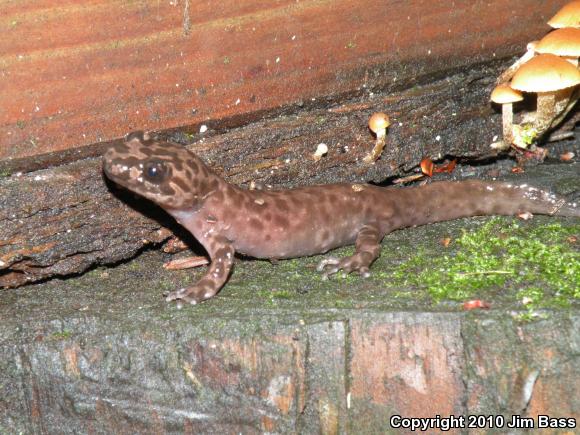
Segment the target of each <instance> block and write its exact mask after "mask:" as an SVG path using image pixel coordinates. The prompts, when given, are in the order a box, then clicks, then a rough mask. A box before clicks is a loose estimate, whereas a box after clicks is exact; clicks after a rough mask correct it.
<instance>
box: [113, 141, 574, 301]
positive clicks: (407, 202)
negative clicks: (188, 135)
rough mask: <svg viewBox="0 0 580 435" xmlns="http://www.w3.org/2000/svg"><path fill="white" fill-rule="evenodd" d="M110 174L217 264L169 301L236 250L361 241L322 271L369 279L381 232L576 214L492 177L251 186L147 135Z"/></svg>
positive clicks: (193, 297)
mask: <svg viewBox="0 0 580 435" xmlns="http://www.w3.org/2000/svg"><path fill="white" fill-rule="evenodd" d="M103 160H104V162H103V163H104V164H103V166H104V171H105V174H106V175H107V177H109V178H110V179H111V180H113V181H115V182H116V183H118V184H120V185H121V186H124V187H126V188H127V189H129V190H131V191H133V192H135V193H138V194H140V195H142V196H144V197H146V198H148V199H150V200H151V201H153V202H155V203H156V204H158V205H159V206H161V207H162V208H163V209H165V210H166V211H167V212H168V213H170V214H171V215H172V216H173V217H174V218H175V219H176V220H177V221H178V222H179V223H180V224H181V225H183V226H184V227H185V228H186V229H187V230H188V231H190V232H191V233H192V234H193V236H194V237H195V238H196V239H197V240H198V241H199V242H200V243H201V244H202V245H203V246H204V248H205V249H206V250H207V253H208V254H209V257H210V259H211V264H210V266H209V268H208V270H207V272H206V273H205V275H204V276H203V278H201V280H199V282H197V283H196V284H195V285H193V286H191V287H187V288H183V289H180V290H177V291H174V292H171V293H170V294H169V295H168V296H167V300H168V301H171V300H176V299H179V300H183V301H186V302H189V303H191V304H195V303H198V302H201V301H204V300H206V299H209V298H211V297H212V296H214V295H215V294H216V293H217V292H218V291H219V290H220V288H221V287H222V286H223V285H224V284H225V282H226V281H227V279H228V277H229V275H230V273H231V270H232V265H233V257H234V253H235V252H239V253H243V254H246V255H249V256H252V257H256V258H268V259H281V258H291V257H301V256H306V255H313V254H320V253H324V252H326V251H329V250H331V249H333V248H337V247H339V246H344V245H349V244H352V243H354V244H355V247H356V249H355V253H354V255H352V256H350V257H346V258H342V259H337V258H329V259H325V260H323V261H322V262H321V263H320V264H319V267H318V270H319V271H321V272H323V273H324V277H328V276H329V275H331V274H334V273H336V272H338V271H341V270H342V271H344V272H345V273H349V272H353V271H356V272H358V273H360V274H361V275H362V276H368V274H369V267H370V265H371V264H372V262H373V261H374V260H375V259H376V258H377V257H378V256H379V252H380V245H379V243H380V242H381V240H382V238H383V237H384V236H385V234H387V233H389V232H391V231H393V230H395V229H397V228H403V227H409V226H416V225H423V224H427V223H431V222H439V221H445V220H450V219H456V218H460V217H465V216H475V215H493V214H497V215H514V214H517V213H522V212H531V213H539V214H557V215H562V216H580V208H578V207H577V205H576V204H572V203H567V202H565V201H564V200H563V199H560V198H556V197H555V196H554V195H552V194H550V193H547V192H544V191H541V190H539V189H536V188H533V187H529V186H527V185H525V184H524V185H519V186H516V185H511V184H507V183H498V182H488V181H475V180H469V181H461V182H438V183H432V184H428V185H425V186H421V187H411V188H407V189H389V188H381V187H376V186H370V185H366V184H331V185H319V186H311V187H303V188H298V189H291V190H281V191H268V190H253V191H248V190H244V189H242V188H239V187H237V186H233V185H230V184H228V183H226V182H225V181H224V180H223V179H222V178H220V177H219V176H217V175H216V174H215V173H214V172H212V171H211V170H210V169H209V168H208V167H207V166H206V165H205V164H204V163H203V162H202V161H201V160H200V159H199V158H198V157H196V156H195V155H194V154H192V153H191V152H189V151H187V150H186V149H185V148H183V147H182V146H180V145H175V144H171V143H165V142H157V141H155V140H153V139H151V138H150V137H149V136H148V135H147V134H145V133H142V132H137V133H132V134H130V135H129V136H127V138H126V140H125V142H124V143H122V144H119V145H116V146H114V147H112V148H111V149H109V150H108V151H107V152H106V154H105V155H104V159H103Z"/></svg>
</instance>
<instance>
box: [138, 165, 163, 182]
mask: <svg viewBox="0 0 580 435" xmlns="http://www.w3.org/2000/svg"><path fill="white" fill-rule="evenodd" d="M166 174H167V168H166V167H165V164H164V163H163V162H159V161H152V162H147V163H145V166H144V168H143V175H144V177H145V179H146V180H147V181H149V182H150V183H154V184H159V183H161V182H162V181H163V180H164V179H165V175H166Z"/></svg>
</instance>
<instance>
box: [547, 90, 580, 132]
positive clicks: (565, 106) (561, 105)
mask: <svg viewBox="0 0 580 435" xmlns="http://www.w3.org/2000/svg"><path fill="white" fill-rule="evenodd" d="M566 91H568V89H566ZM579 97H580V88H578V87H576V88H574V90H573V91H572V92H570V93H567V94H566V95H564V96H563V97H562V96H560V98H562V99H558V101H556V110H557V111H556V113H555V115H554V119H552V123H551V124H550V128H554V127H557V126H558V125H559V124H560V123H561V122H562V121H563V120H564V118H566V116H568V113H570V111H571V110H572V109H573V108H574V106H575V105H576V103H577V102H578V98H579Z"/></svg>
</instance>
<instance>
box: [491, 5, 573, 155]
mask: <svg viewBox="0 0 580 435" xmlns="http://www.w3.org/2000/svg"><path fill="white" fill-rule="evenodd" d="M548 24H549V25H550V26H552V27H553V28H554V29H555V30H552V31H551V32H550V33H548V34H547V35H546V36H544V38H542V39H541V40H540V41H534V42H530V43H529V44H528V46H527V52H526V53H525V54H524V55H523V56H522V57H521V58H520V59H519V60H518V61H516V62H515V63H514V64H513V65H512V66H510V67H509V68H508V69H507V70H506V71H505V72H504V73H502V74H501V75H500V77H499V78H498V81H497V86H496V88H495V89H494V90H493V92H492V94H491V98H490V99H491V101H492V102H494V103H497V104H501V106H502V120H503V122H502V126H503V129H502V131H503V141H502V142H501V143H500V144H499V146H498V143H496V144H493V146H494V147H496V148H509V147H510V146H512V145H513V146H515V147H516V148H527V147H528V146H529V145H530V144H531V143H530V142H531V141H533V140H534V139H535V138H539V137H541V136H543V135H544V134H545V133H546V132H548V131H549V130H551V129H553V128H554V127H556V126H557V125H558V124H559V123H560V122H561V121H562V120H563V119H564V117H565V116H566V115H567V114H568V112H569V111H570V110H571V109H572V107H574V105H575V104H576V101H577V100H578V97H579V93H580V92H579V91H578V86H577V85H578V84H580V71H579V70H578V58H579V57H580V0H575V1H573V2H571V3H568V4H567V5H565V6H564V7H563V8H562V9H560V11H558V13H556V15H554V17H552V19H550V21H548ZM523 93H535V94H537V108H536V111H535V112H534V113H532V114H531V116H530V117H529V119H523V120H522V123H521V124H520V125H514V123H513V118H514V115H513V104H514V103H517V102H519V101H522V100H523V99H524V94H523ZM524 132H525V133H524Z"/></svg>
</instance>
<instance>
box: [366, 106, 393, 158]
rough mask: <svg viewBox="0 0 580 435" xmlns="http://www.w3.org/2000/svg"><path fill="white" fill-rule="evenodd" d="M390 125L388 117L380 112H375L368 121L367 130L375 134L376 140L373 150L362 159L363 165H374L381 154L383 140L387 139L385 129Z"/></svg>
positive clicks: (383, 145) (383, 144)
mask: <svg viewBox="0 0 580 435" xmlns="http://www.w3.org/2000/svg"><path fill="white" fill-rule="evenodd" d="M389 125H391V120H390V119H389V117H388V116H387V115H386V114H385V113H382V112H377V113H375V114H373V116H371V117H370V119H369V128H370V129H371V130H372V132H373V133H375V134H376V136H377V140H376V142H375V146H374V148H373V150H372V151H371V152H370V153H369V154H367V155H366V156H365V158H364V159H363V160H364V161H365V163H374V162H375V161H376V160H377V159H378V158H379V157H380V156H381V153H382V152H383V148H384V147H385V140H386V137H387V127H389Z"/></svg>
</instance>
